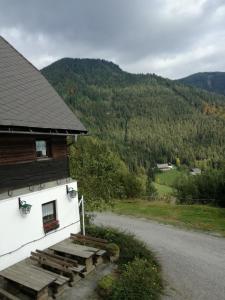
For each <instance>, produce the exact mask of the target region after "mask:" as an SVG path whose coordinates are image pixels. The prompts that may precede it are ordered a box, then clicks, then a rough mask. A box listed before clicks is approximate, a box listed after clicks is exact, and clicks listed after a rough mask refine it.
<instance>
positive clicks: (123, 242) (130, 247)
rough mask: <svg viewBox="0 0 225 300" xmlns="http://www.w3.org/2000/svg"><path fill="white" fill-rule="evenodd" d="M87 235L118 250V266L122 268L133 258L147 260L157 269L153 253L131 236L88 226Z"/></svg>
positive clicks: (105, 228)
mask: <svg viewBox="0 0 225 300" xmlns="http://www.w3.org/2000/svg"><path fill="white" fill-rule="evenodd" d="M86 230H87V233H88V234H89V235H91V236H94V237H99V238H102V239H106V240H108V241H109V242H110V243H115V244H116V245H118V246H119V248H120V257H119V260H118V264H119V265H120V266H121V267H123V265H124V264H127V263H128V262H130V261H133V260H134V259H135V258H141V259H147V261H149V262H150V263H151V264H152V265H154V266H155V267H156V268H158V269H159V265H158V263H157V261H156V259H155V256H154V255H153V253H152V252H151V251H150V250H149V249H148V248H147V247H146V245H145V243H143V242H142V241H140V240H138V239H136V238H135V237H134V236H133V235H132V234H130V233H126V232H121V231H119V230H117V229H114V228H109V227H98V226H93V225H92V226H88V227H87V228H86Z"/></svg>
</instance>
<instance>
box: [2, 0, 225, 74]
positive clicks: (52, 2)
mask: <svg viewBox="0 0 225 300" xmlns="http://www.w3.org/2000/svg"><path fill="white" fill-rule="evenodd" d="M223 3H224V1H222V0H214V1H211V0H195V1H194V0H189V1H188V0H132V1H131V0H66V1H60V0H45V1H44V0H39V1H35V0H22V1H18V0H14V1H13V0H0V7H1V10H0V33H1V34H3V36H4V37H5V38H6V39H8V40H9V41H10V42H11V43H13V44H14V45H15V46H16V47H17V48H18V49H19V50H20V51H21V52H22V53H23V54H24V55H25V56H27V57H28V58H29V59H31V60H32V62H33V63H34V64H35V65H37V66H38V67H43V66H44V65H46V64H48V63H50V62H52V61H53V60H55V59H58V58H61V57H65V56H67V57H68V56H70V57H99V58H105V59H109V60H112V61H114V62H116V63H118V64H120V65H121V66H122V67H123V68H125V69H126V70H129V71H132V72H156V73H158V74H160V75H163V76H169V77H173V78H174V77H179V76H183V75H186V74H187V72H190V73H192V70H193V72H195V71H198V70H197V69H196V68H198V66H199V68H200V69H202V68H203V67H204V65H205V66H206V67H209V66H210V68H215V69H221V68H220V66H221V67H224V59H223V57H222V56H221V58H220V59H219V58H218V59H215V58H214V56H213V53H215V54H218V53H221V51H220V50H221V47H224V46H225V43H223V42H221V40H219V41H218V40H217V38H216V37H217V36H218V33H220V37H221V39H222V40H223V39H225V29H223V28H225V27H224V25H225V18H224V17H225V7H224V6H223V5H224V4H223ZM206 41H207V42H206ZM207 43H208V44H207ZM210 45H213V47H214V50H213V51H214V52H213V51H212V53H210V55H208V54H207V53H206V55H204V53H203V54H201V55H199V52H198V51H196V49H198V48H202V50H201V51H204V48H205V49H206V48H207V47H208V46H210ZM201 51H200V52H201ZM192 54H193V57H192V59H191V55H192ZM187 63H188V67H187Z"/></svg>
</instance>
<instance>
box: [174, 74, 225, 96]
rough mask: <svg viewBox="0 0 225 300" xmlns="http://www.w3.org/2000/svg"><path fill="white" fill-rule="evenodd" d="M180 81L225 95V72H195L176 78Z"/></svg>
mask: <svg viewBox="0 0 225 300" xmlns="http://www.w3.org/2000/svg"><path fill="white" fill-rule="evenodd" d="M178 81H179V82H180V83H184V84H188V85H191V86H195V87H199V88H202V89H205V90H207V91H210V92H215V93H219V94H223V95H225V72H203V73H196V74H192V75H190V76H187V77H185V78H181V79H179V80H178Z"/></svg>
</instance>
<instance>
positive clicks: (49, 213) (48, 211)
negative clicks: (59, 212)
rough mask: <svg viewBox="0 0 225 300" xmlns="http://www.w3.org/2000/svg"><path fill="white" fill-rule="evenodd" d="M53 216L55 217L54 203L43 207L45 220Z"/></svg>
mask: <svg viewBox="0 0 225 300" xmlns="http://www.w3.org/2000/svg"><path fill="white" fill-rule="evenodd" d="M52 215H54V202H51V203H47V204H44V205H42V216H43V218H44V217H47V216H52Z"/></svg>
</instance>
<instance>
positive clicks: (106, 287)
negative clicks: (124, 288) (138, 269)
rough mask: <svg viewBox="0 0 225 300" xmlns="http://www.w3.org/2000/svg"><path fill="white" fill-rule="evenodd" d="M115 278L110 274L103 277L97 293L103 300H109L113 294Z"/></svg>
mask: <svg viewBox="0 0 225 300" xmlns="http://www.w3.org/2000/svg"><path fill="white" fill-rule="evenodd" d="M114 281H115V276H113V275H111V274H109V275H106V276H104V277H102V278H101V279H100V280H99V282H98V286H97V292H98V294H99V295H100V296H101V297H102V298H103V299H108V297H109V296H110V295H111V293H112V289H113V284H114Z"/></svg>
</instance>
